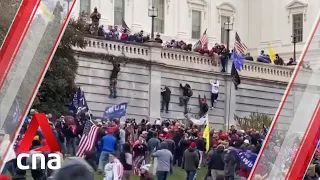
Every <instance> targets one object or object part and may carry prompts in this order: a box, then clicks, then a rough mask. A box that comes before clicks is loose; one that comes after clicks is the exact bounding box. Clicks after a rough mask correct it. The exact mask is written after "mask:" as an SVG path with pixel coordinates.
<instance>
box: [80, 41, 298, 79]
mask: <svg viewBox="0 0 320 180" xmlns="http://www.w3.org/2000/svg"><path fill="white" fill-rule="evenodd" d="M85 40H86V42H87V47H86V48H85V49H79V48H75V50H77V51H81V52H86V53H98V54H109V55H113V56H125V57H128V58H133V59H140V60H145V61H149V62H150V63H155V64H161V65H164V66H171V67H172V66H174V67H179V68H182V69H186V70H188V69H190V70H201V71H207V72H213V73H219V72H220V71H221V67H220V64H219V63H216V62H218V58H217V57H215V58H212V57H209V56H207V55H201V54H199V53H196V52H187V51H183V50H180V49H173V48H165V47H162V46H160V45H159V44H157V43H145V44H138V43H128V42H122V41H110V40H105V39H102V38H93V37H86V38H85ZM229 64H230V62H229ZM292 73H293V67H287V66H276V65H273V64H264V63H259V62H253V61H245V63H244V66H243V69H242V71H241V72H240V75H241V76H243V77H247V78H255V79H266V80H272V81H280V82H288V81H289V80H290V77H291V75H292Z"/></svg>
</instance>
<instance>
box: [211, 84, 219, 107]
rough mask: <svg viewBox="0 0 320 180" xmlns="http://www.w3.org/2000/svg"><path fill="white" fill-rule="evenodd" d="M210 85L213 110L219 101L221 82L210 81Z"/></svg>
mask: <svg viewBox="0 0 320 180" xmlns="http://www.w3.org/2000/svg"><path fill="white" fill-rule="evenodd" d="M210 84H211V108H212V109H213V107H214V103H215V102H216V101H217V99H218V95H219V85H220V84H219V80H216V82H214V81H213V80H210Z"/></svg>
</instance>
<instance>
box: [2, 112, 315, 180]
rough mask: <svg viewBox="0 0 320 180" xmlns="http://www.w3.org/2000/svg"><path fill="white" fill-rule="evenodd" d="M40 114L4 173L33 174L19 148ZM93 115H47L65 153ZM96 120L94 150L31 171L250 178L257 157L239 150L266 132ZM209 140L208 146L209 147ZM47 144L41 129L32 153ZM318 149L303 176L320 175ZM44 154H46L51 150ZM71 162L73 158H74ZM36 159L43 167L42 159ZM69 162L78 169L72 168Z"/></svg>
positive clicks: (256, 148)
mask: <svg viewBox="0 0 320 180" xmlns="http://www.w3.org/2000/svg"><path fill="white" fill-rule="evenodd" d="M36 113H37V111H36V110H31V111H30V115H29V116H28V117H27V118H26V120H25V123H24V125H23V127H22V129H21V131H20V133H19V136H18V138H17V141H16V143H15V145H14V146H13V149H11V150H10V149H9V150H8V153H7V158H6V163H5V167H4V168H3V171H2V174H4V175H5V174H8V173H10V175H11V177H12V179H19V180H20V179H21V180H24V179H28V178H27V177H28V173H27V171H26V170H21V169H19V168H17V159H16V157H17V156H18V152H17V148H18V147H19V145H20V143H21V139H23V137H24V133H25V129H26V128H27V127H28V123H30V119H32V116H33V115H34V114H36ZM89 116H90V115H89V114H88V113H87V114H83V115H81V116H78V117H73V116H72V115H71V112H69V113H66V114H64V115H59V116H57V117H56V118H53V117H52V115H51V114H47V119H48V121H49V123H50V125H51V128H52V130H53V132H54V134H55V136H56V139H57V141H58V143H59V146H60V148H61V152H59V153H61V157H63V158H65V159H68V158H70V157H72V158H74V157H75V156H76V154H77V149H78V146H79V141H80V139H81V137H82V136H83V134H82V132H83V128H84V126H83V124H85V122H86V121H93V120H90V117H89ZM93 122H94V124H95V126H97V127H98V128H99V131H98V133H97V135H96V139H95V141H94V144H95V145H94V147H93V148H92V149H90V150H88V151H86V152H85V153H84V156H81V157H78V158H76V160H74V161H75V162H74V163H71V164H72V165H70V164H67V165H62V167H61V169H59V170H57V171H55V172H53V171H52V170H50V169H45V170H43V169H40V168H39V169H32V170H30V171H31V176H32V178H33V179H34V180H45V179H57V177H60V178H61V177H63V180H67V179H68V177H67V176H68V175H70V176H71V175H72V176H77V178H73V180H75V179H83V177H85V178H86V180H88V179H89V180H90V179H92V180H93V179H94V175H95V174H100V175H102V176H103V179H104V180H116V179H117V180H130V179H132V177H133V176H135V175H136V176H140V177H139V178H140V179H141V180H152V179H158V180H166V179H167V178H168V177H169V176H174V173H175V171H177V170H179V169H180V170H179V171H181V170H183V171H185V176H186V179H187V180H194V179H195V178H196V175H197V174H198V173H199V171H200V170H201V171H203V170H204V169H205V171H206V176H205V177H203V178H204V180H210V179H211V180H218V179H221V180H223V179H224V180H233V179H241V180H245V179H247V178H248V176H249V174H250V172H251V168H252V166H253V164H254V161H253V162H249V163H248V160H245V161H244V160H243V157H241V153H239V152H242V153H243V152H245V153H246V154H247V155H253V156H257V154H258V153H259V152H260V149H261V146H262V143H263V141H264V138H265V136H266V133H267V130H266V128H263V129H261V130H254V129H249V130H246V131H244V130H241V129H240V128H238V127H237V126H231V128H230V129H229V131H228V132H227V131H223V130H215V129H214V127H213V129H211V131H210V136H209V137H210V139H209V141H208V140H207V139H206V138H205V137H204V135H203V129H204V126H202V125H195V124H193V123H192V122H191V121H188V120H187V119H186V120H165V119H157V120H155V121H154V122H151V121H149V120H146V119H143V120H141V122H139V123H137V122H136V120H135V119H126V120H125V121H121V120H119V119H113V120H106V121H104V120H103V121H101V120H94V121H93ZM0 137H1V138H0V139H1V145H0V152H1V153H0V156H1V157H3V156H4V152H5V151H6V149H7V147H8V145H9V143H10V138H9V137H8V135H7V134H6V133H5V132H3V131H1V132H0ZM273 138H276V139H273V140H271V141H272V142H275V143H274V146H272V147H271V146H270V147H269V149H272V150H274V151H270V153H269V154H266V155H267V156H270V158H271V159H272V158H276V157H277V153H278V152H279V147H280V146H281V141H282V140H283V139H284V137H282V136H281V133H280V134H279V135H278V136H277V137H273ZM208 142H209V149H207V143H208ZM46 144H47V142H46V139H45V137H44V136H43V133H42V131H41V130H40V129H39V130H38V131H37V134H36V136H35V137H34V139H33V141H32V146H31V148H30V152H29V153H30V154H33V153H34V152H33V149H35V148H38V147H40V146H43V145H46ZM293 152H294V151H290V150H288V157H291V156H293V155H294V154H293ZM319 152H320V151H319V150H318V151H317V153H316V154H315V156H314V159H313V161H312V163H311V165H310V166H309V169H308V171H307V174H306V176H305V178H304V179H306V180H313V179H317V178H318V177H319V172H320V171H319V169H320V165H319V164H320V163H319V157H320V155H319V154H320V153H319ZM290 153H291V154H290ZM44 154H45V155H47V153H46V152H44ZM31 157H32V156H31ZM63 158H62V159H63ZM23 162H24V163H25V164H29V165H32V163H34V162H32V160H31V158H27V159H25V161H23ZM66 162H69V163H70V160H69V161H66ZM36 163H37V167H39V164H38V163H39V162H36ZM79 164H85V165H86V168H85V170H83V171H85V172H86V173H87V174H85V175H84V174H82V173H80V175H75V174H77V173H78V172H79V169H78V168H77V167H78V166H79V168H80V167H81V168H83V165H79ZM69 166H72V167H73V168H74V169H73V170H69V169H68V168H70V167H69ZM74 166H75V167H74ZM269 168H271V166H268V165H266V166H265V167H264V168H262V169H261V168H260V169H258V171H260V172H261V174H264V172H268V169H269ZM283 168H284V170H285V169H286V168H289V167H288V166H287V165H286V166H283ZM61 173H62V174H61ZM78 176H79V178H78ZM80 176H83V177H82V178H81V177H80ZM89 177H90V178H89ZM258 179H261V180H262V179H264V178H263V177H259V178H258Z"/></svg>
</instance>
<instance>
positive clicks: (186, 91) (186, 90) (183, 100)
mask: <svg viewBox="0 0 320 180" xmlns="http://www.w3.org/2000/svg"><path fill="white" fill-rule="evenodd" d="M180 88H181V89H182V90H183V94H182V96H180V98H179V99H180V106H184V114H187V113H188V102H189V99H190V97H191V96H192V95H193V92H192V89H191V87H190V85H189V84H186V85H185V86H182V84H181V83H180Z"/></svg>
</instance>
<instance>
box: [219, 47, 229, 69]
mask: <svg viewBox="0 0 320 180" xmlns="http://www.w3.org/2000/svg"><path fill="white" fill-rule="evenodd" d="M229 54H230V53H229V52H228V50H227V49H223V50H222V54H221V56H220V60H221V66H222V70H221V72H226V68H227V64H228V59H229Z"/></svg>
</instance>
